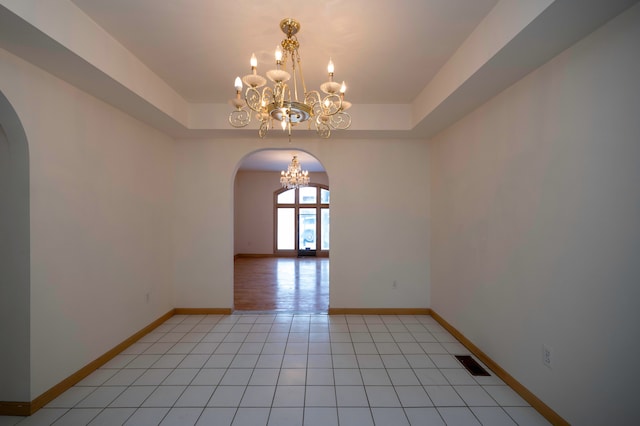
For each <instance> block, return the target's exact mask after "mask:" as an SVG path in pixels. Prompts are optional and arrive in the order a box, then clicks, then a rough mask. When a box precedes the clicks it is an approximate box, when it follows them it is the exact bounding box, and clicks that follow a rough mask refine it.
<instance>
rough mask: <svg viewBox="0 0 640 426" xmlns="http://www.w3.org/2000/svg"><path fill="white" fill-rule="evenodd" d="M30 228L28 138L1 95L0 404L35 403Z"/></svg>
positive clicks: (13, 111) (15, 115)
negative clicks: (32, 392) (31, 390)
mask: <svg viewBox="0 0 640 426" xmlns="http://www.w3.org/2000/svg"><path fill="white" fill-rule="evenodd" d="M29 227H30V223H29V151H28V146H27V137H26V134H25V132H24V129H23V127H22V123H21V122H20V119H19V118H18V115H17V113H16V112H15V110H14V109H13V107H12V106H11V104H10V103H9V101H8V100H7V98H6V97H5V96H4V94H2V93H1V92H0V270H1V271H2V274H0V280H1V282H0V341H1V342H3V349H2V350H1V351H0V383H1V384H2V385H1V386H0V401H7V402H11V401H20V402H24V401H30V400H31V395H30V327H29V323H30V254H29V253H30V242H29ZM0 406H1V404H0Z"/></svg>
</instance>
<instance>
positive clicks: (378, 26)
mask: <svg viewBox="0 0 640 426" xmlns="http://www.w3.org/2000/svg"><path fill="white" fill-rule="evenodd" d="M72 1H73V3H75V4H76V5H77V6H78V7H80V8H81V9H82V11H83V12H85V13H86V14H87V15H89V16H90V17H91V18H92V19H93V20H94V21H95V22H97V23H98V24H99V25H100V26H101V27H103V28H104V29H105V30H107V32H109V33H110V34H111V35H112V36H113V37H115V38H116V39H117V40H118V41H119V42H120V43H122V44H123V45H124V46H125V47H126V48H127V49H128V50H130V51H131V52H132V53H133V54H134V55H136V56H137V57H138V58H139V59H140V60H142V62H144V63H145V64H146V65H147V66H148V67H149V68H151V69H152V70H153V71H154V72H155V73H156V74H158V75H159V76H160V77H161V78H162V79H163V80H164V81H166V82H167V83H168V84H169V85H170V86H171V87H173V88H174V89H175V90H176V91H177V92H178V93H180V94H181V95H182V96H183V97H184V98H185V99H187V100H188V101H190V102H213V103H225V102H226V101H227V99H229V98H230V97H232V96H233V95H234V93H235V92H234V89H233V81H234V79H235V77H236V76H237V75H244V74H248V73H249V71H250V67H249V58H250V57H251V54H252V53H255V54H256V56H257V58H258V70H259V71H261V72H262V73H263V75H264V72H265V71H266V70H268V69H271V68H274V59H273V58H274V56H273V54H274V50H275V47H276V46H277V45H278V44H279V43H280V41H281V40H282V39H283V38H284V35H283V33H282V32H281V31H280V27H279V23H280V21H281V20H282V19H283V18H294V19H296V20H298V21H299V22H300V24H301V30H300V32H299V33H298V35H297V37H298V41H299V42H300V55H301V57H302V65H303V71H304V74H305V80H307V84H308V85H309V86H313V87H318V86H319V85H320V84H321V83H323V82H324V81H326V80H327V78H326V77H327V76H326V67H327V63H328V62H329V57H331V58H332V59H333V62H334V63H335V66H336V73H335V77H336V79H338V80H340V81H342V80H345V81H346V82H347V84H348V92H347V93H348V99H350V100H351V101H352V102H354V103H358V104H406V103H410V102H412V101H413V99H414V98H415V96H416V94H417V92H418V90H420V89H422V88H423V87H424V86H425V85H426V84H427V83H428V82H429V80H431V78H432V77H433V75H434V74H435V73H436V72H437V71H438V70H439V69H440V68H441V67H442V65H443V64H444V62H445V61H446V60H447V59H448V58H449V57H450V56H451V55H452V54H453V52H454V51H455V49H457V48H458V46H460V43H462V42H463V41H464V39H465V38H467V36H468V35H469V34H470V33H471V31H472V30H473V29H474V28H475V27H476V26H477V25H478V23H479V22H480V21H481V20H482V18H484V16H485V15H486V14H487V13H488V12H489V11H490V10H491V8H492V7H493V6H494V5H495V3H496V2H497V0H472V1H470V0H395V1H380V0H379V1H372V0H315V1H298V2H292V1H282V0H261V1H250V0H242V1H240V0H236V1H229V0H181V1H176V0H172V1H158V0H108V1H105V0H72Z"/></svg>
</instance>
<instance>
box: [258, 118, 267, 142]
mask: <svg viewBox="0 0 640 426" xmlns="http://www.w3.org/2000/svg"><path fill="white" fill-rule="evenodd" d="M268 130H269V121H268V120H264V121H263V122H262V123H260V129H259V130H258V135H259V136H260V137H261V138H264V137H265V135H266V134H267V131H268Z"/></svg>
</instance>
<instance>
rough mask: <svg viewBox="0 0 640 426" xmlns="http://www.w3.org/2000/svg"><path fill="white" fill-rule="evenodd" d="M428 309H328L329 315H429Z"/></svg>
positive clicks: (429, 310)
mask: <svg viewBox="0 0 640 426" xmlns="http://www.w3.org/2000/svg"><path fill="white" fill-rule="evenodd" d="M430 313H431V309H429V308H329V312H328V314H329V315H429V314H430Z"/></svg>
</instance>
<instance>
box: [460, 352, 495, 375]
mask: <svg viewBox="0 0 640 426" xmlns="http://www.w3.org/2000/svg"><path fill="white" fill-rule="evenodd" d="M456 358H457V359H458V361H460V362H461V363H462V365H464V368H466V369H467V371H468V372H469V373H471V375H472V376H490V375H491V374H489V373H488V372H487V370H485V369H484V368H482V366H481V365H480V364H478V362H477V361H476V360H475V359H473V358H471V356H470V355H456Z"/></svg>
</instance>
